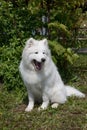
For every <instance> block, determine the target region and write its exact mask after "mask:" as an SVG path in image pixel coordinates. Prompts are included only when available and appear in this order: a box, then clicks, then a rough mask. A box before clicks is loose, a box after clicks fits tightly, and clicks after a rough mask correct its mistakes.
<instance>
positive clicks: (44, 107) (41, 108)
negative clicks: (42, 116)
mask: <svg viewBox="0 0 87 130" xmlns="http://www.w3.org/2000/svg"><path fill="white" fill-rule="evenodd" d="M46 109H47V107H46V106H40V107H39V108H38V111H42V110H46Z"/></svg>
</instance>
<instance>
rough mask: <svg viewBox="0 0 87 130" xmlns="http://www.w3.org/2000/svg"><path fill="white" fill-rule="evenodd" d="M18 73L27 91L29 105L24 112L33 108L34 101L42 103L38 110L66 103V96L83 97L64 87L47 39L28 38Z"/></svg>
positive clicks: (75, 90) (83, 95)
mask: <svg viewBox="0 0 87 130" xmlns="http://www.w3.org/2000/svg"><path fill="white" fill-rule="evenodd" d="M19 71H20V73H21V76H22V79H23V81H24V84H25V86H26V88H27V91H28V99H29V104H28V106H27V108H26V109H25V111H31V110H32V109H33V108H34V104H35V101H39V102H42V104H41V106H40V107H39V110H41V109H42V110H43V109H47V107H48V105H49V103H51V107H52V108H57V107H58V105H59V104H63V103H65V102H66V101H67V97H68V96H72V95H75V96H77V97H82V98H84V97H85V94H83V93H82V92H80V91H79V90H77V89H75V88H74V87H70V86H66V85H64V83H63V81H62V79H61V76H60V74H59V72H58V70H57V67H56V66H55V64H54V62H53V61H52V58H51V52H50V49H49V47H48V41H47V39H43V40H35V39H33V38H30V39H29V40H28V41H27V42H26V45H25V48H24V50H23V53H22V60H21V62H20V66H19Z"/></svg>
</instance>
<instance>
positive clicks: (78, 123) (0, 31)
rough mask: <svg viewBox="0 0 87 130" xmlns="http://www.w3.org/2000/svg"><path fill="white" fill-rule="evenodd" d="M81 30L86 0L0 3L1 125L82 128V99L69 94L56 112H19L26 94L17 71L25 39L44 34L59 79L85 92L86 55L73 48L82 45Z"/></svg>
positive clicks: (86, 118)
mask: <svg viewBox="0 0 87 130" xmlns="http://www.w3.org/2000/svg"><path fill="white" fill-rule="evenodd" d="M86 28H87V2H86V0H69V1H67V0H62V1H61V0H37V1H36V0H1V1H0V82H1V84H0V129H2V130H10V129H12V130H20V129H21V130H22V129H23V130H24V129H25V130H27V129H30V130H33V129H36V130H39V129H40V130H52V129H55V130H56V129H59V130H66V129H67V130H86V129H87V103H86V102H87V98H85V100H83V99H79V100H78V99H77V100H75V99H74V98H73V97H72V98H70V99H69V101H68V102H67V103H66V104H65V105H64V106H59V108H58V110H53V109H51V108H49V109H48V110H47V111H44V112H40V113H37V110H36V109H34V110H33V112H31V113H29V114H26V113H24V108H25V101H26V95H27V93H26V90H25V87H24V86H23V82H22V80H21V78H20V74H19V70H18V66H19V63H20V60H21V53H22V50H23V47H24V45H25V41H26V40H27V39H28V38H30V37H34V38H36V39H42V38H47V39H48V41H49V46H50V49H51V51H52V58H53V60H54V62H55V63H56V65H57V66H58V69H59V71H60V73H61V75H62V78H63V80H64V82H66V81H68V83H69V84H73V85H75V86H77V88H78V89H80V90H82V91H83V92H85V93H86V92H87V56H86V55H77V54H76V53H75V52H73V51H72V48H75V49H76V50H78V49H79V48H81V47H87V39H86V38H87V37H86V38H85V36H87V30H86ZM79 38H80V39H79ZM82 38H83V39H85V40H82ZM2 83H3V85H2ZM11 90H12V91H11ZM9 92H10V93H9ZM36 108H37V106H36ZM68 110H69V111H68Z"/></svg>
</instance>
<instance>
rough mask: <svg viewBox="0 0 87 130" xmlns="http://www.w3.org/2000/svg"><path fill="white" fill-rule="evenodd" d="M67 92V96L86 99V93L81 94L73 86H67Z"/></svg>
mask: <svg viewBox="0 0 87 130" xmlns="http://www.w3.org/2000/svg"><path fill="white" fill-rule="evenodd" d="M66 92H67V96H76V97H80V98H84V97H85V94H84V93H82V92H80V91H79V90H77V89H75V88H74V87H71V86H66Z"/></svg>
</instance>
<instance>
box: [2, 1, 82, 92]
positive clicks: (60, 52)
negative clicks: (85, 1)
mask: <svg viewBox="0 0 87 130" xmlns="http://www.w3.org/2000/svg"><path fill="white" fill-rule="evenodd" d="M64 1H65V2H66V0H64ZM32 2H33V3H32ZM39 2H40V3H39ZM56 3H57V1H55V4H54V8H55V7H56V10H57V12H56V13H55V9H53V8H52V10H50V11H51V14H53V13H54V15H55V17H53V15H52V17H51V18H50V19H49V20H51V22H50V21H49V23H43V22H42V21H41V18H42V16H43V15H44V14H45V15H48V14H49V12H48V11H47V9H48V7H49V5H50V4H49V3H47V4H48V5H47V4H46V3H45V1H44V3H43V4H44V5H43V6H44V8H41V9H40V8H39V6H40V5H41V1H37V2H36V3H35V2H34V1H30V3H26V2H25V1H22V2H21V1H20V0H18V1H11V0H9V1H7V2H6V1H5V0H1V1H0V36H1V37H0V78H1V81H2V82H3V83H4V84H5V87H6V88H7V89H8V90H13V89H16V88H19V89H20V88H22V86H23V83H22V80H21V78H20V74H19V70H18V66H19V63H20V60H21V54H22V50H23V47H24V45H25V41H26V40H27V39H28V38H29V37H34V38H36V39H42V38H44V37H47V38H48V37H49V35H48V34H47V35H44V36H43V35H40V29H41V28H42V27H43V26H44V27H47V29H48V32H50V36H51V38H50V37H49V38H48V39H49V46H50V49H51V51H52V58H53V60H54V62H55V63H56V65H57V66H58V68H59V71H60V72H61V74H62V76H63V77H64V79H67V77H70V75H71V74H70V71H71V66H72V65H73V63H74V61H75V60H76V59H77V57H78V56H77V55H76V54H74V52H72V50H71V49H70V48H68V46H69V44H68V43H67V44H66V41H65V42H64V39H63V42H61V41H60V40H58V38H57V35H58V34H59V33H60V32H61V33H60V34H61V35H62V36H64V38H65V37H67V38H70V37H71V30H70V27H72V26H73V25H72V21H73V19H72V20H70V21H69V19H68V18H69V15H70V12H71V10H72V9H70V6H71V7H72V3H71V4H70V6H69V3H68V4H66V5H65V7H64V8H65V9H64V8H63V9H64V10H68V8H69V14H68V16H67V17H68V18H67V17H64V18H65V20H64V19H63V21H61V20H62V17H63V15H62V17H60V19H59V16H60V14H61V13H62V14H63V12H64V10H63V12H62V11H61V10H62V6H61V4H64V3H61V2H60V3H61V4H60V7H59V8H58V9H57V6H56ZM35 4H36V5H37V8H34V7H35ZM41 6H42V5H41ZM51 6H52V5H50V7H51ZM66 7H67V8H66ZM50 9H51V8H50ZM80 12H81V11H80ZM64 13H65V12H64ZM77 13H78V12H77ZM64 15H65V14H64ZM72 17H73V16H72ZM67 19H68V20H67ZM66 20H67V21H66ZM56 21H57V22H56ZM58 21H59V22H58ZM68 21H69V22H70V23H71V25H72V26H70V24H69V27H67V26H68ZM74 21H75V20H74ZM64 22H65V23H64ZM64 24H66V25H64ZM57 30H59V31H58V32H57ZM66 74H67V76H65V75H66ZM68 75H69V76H68Z"/></svg>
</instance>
